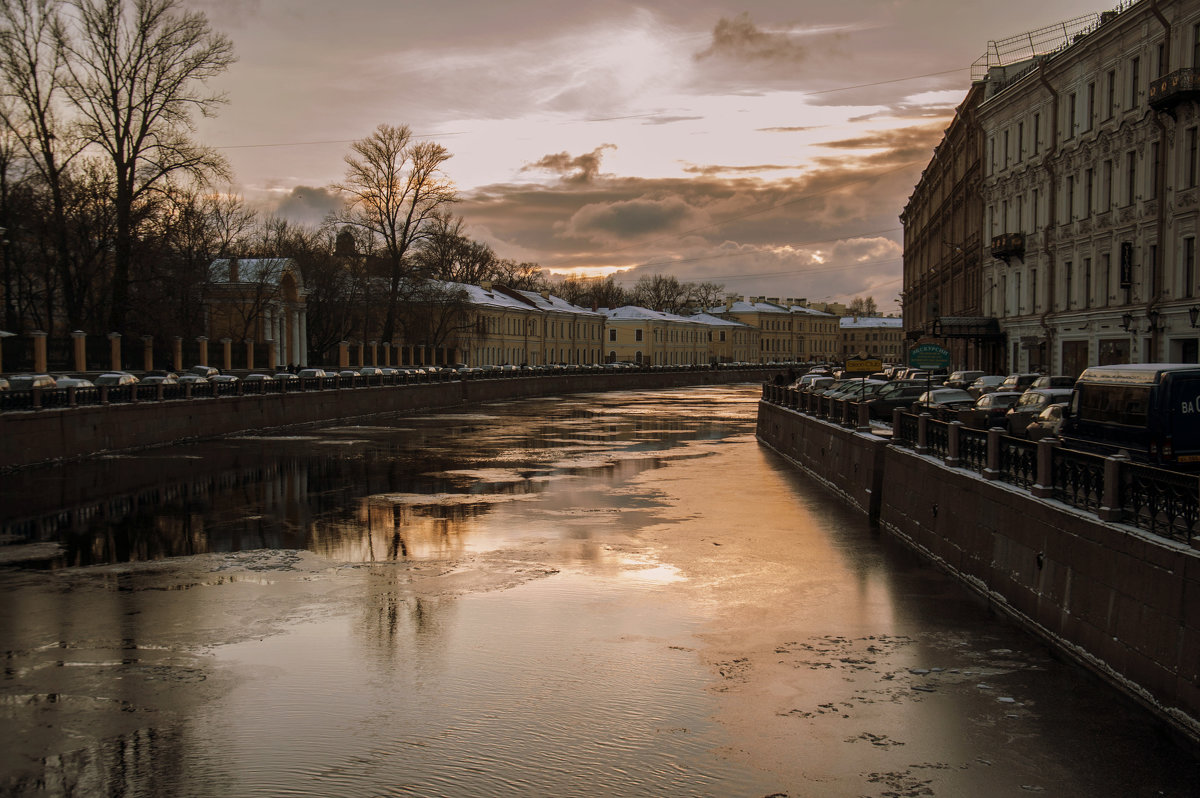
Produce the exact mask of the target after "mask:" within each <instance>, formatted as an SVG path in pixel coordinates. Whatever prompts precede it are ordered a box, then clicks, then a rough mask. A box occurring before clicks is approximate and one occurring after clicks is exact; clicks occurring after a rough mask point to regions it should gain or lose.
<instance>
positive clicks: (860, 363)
mask: <svg viewBox="0 0 1200 798" xmlns="http://www.w3.org/2000/svg"><path fill="white" fill-rule="evenodd" d="M846 371H850V372H853V373H856V374H857V373H859V372H864V371H865V372H867V373H868V374H869V373H871V372H873V371H883V361H882V360H847V361H846Z"/></svg>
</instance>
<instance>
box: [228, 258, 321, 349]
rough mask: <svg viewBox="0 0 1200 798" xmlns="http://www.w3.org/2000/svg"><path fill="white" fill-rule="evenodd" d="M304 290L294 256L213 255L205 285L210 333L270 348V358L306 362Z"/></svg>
mask: <svg viewBox="0 0 1200 798" xmlns="http://www.w3.org/2000/svg"><path fill="white" fill-rule="evenodd" d="M306 295H307V291H306V290H305V288H304V280H303V278H302V277H301V276H300V269H299V267H297V266H296V263H295V261H293V260H292V259H291V258H222V259H220V260H215V261H213V263H212V265H211V266H210V267H209V281H208V283H207V284H206V285H205V290H204V327H205V330H206V336H207V338H208V340H209V341H212V342H214V343H215V342H219V341H221V340H223V339H229V340H230V341H232V342H233V343H234V344H239V345H241V344H243V343H244V342H250V344H251V345H252V346H256V347H262V348H264V349H269V350H270V353H271V354H270V355H268V356H267V357H269V359H270V360H271V361H272V362H278V363H281V364H283V363H294V364H303V363H307V362H308V328H307V318H306V316H307V311H306V305H305V297H306ZM240 348H241V347H240V346H239V347H238V349H239V350H240ZM264 354H266V353H265V352H264ZM260 357H261V356H260ZM267 357H264V358H263V360H266V359H267Z"/></svg>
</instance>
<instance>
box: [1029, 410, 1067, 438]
mask: <svg viewBox="0 0 1200 798" xmlns="http://www.w3.org/2000/svg"><path fill="white" fill-rule="evenodd" d="M1066 409H1067V403H1066V402H1055V403H1054V404H1052V405H1046V406H1045V407H1044V408H1042V412H1040V413H1038V414H1037V417H1036V418H1035V419H1034V420H1033V421H1030V422H1029V426H1028V427H1026V428H1025V437H1027V438H1029V440H1031V441H1040V440H1041V439H1042V438H1053V437H1056V436H1057V435H1058V433H1059V431H1060V430H1061V429H1062V425H1063V418H1064V413H1065V411H1066Z"/></svg>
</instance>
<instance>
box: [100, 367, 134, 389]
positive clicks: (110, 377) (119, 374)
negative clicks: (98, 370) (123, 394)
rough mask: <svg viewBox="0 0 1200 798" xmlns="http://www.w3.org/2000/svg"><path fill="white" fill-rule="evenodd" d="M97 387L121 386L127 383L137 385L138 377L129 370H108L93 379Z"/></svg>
mask: <svg viewBox="0 0 1200 798" xmlns="http://www.w3.org/2000/svg"><path fill="white" fill-rule="evenodd" d="M92 382H94V383H96V387H97V388H103V387H108V388H121V387H123V386H126V385H137V384H138V378H137V377H135V376H133V375H132V374H130V373H129V372H128V371H108V372H105V373H104V374H101V375H100V376H99V377H97V378H96V379H94V380H92Z"/></svg>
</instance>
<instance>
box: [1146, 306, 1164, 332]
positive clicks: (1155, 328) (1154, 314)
mask: <svg viewBox="0 0 1200 798" xmlns="http://www.w3.org/2000/svg"><path fill="white" fill-rule="evenodd" d="M1158 316H1159V313H1158V308H1150V309H1149V310H1147V311H1146V321H1148V322H1150V326H1149V327H1147V328H1146V332H1150V333H1152V332H1159V331H1160V330H1165V329H1166V326H1165V325H1164V326H1162V327H1160V326H1159V324H1158Z"/></svg>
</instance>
